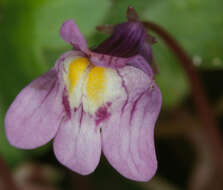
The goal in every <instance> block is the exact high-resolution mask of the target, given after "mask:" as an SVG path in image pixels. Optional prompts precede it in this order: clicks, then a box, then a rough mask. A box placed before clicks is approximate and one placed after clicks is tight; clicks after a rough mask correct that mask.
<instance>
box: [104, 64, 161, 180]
mask: <svg viewBox="0 0 223 190" xmlns="http://www.w3.org/2000/svg"><path fill="white" fill-rule="evenodd" d="M130 68H131V67H130V66H129V68H126V67H125V68H124V69H120V76H122V78H123V80H124V83H123V85H124V87H125V89H126V94H127V98H126V101H122V102H119V105H120V106H119V107H118V108H117V109H116V110H113V111H112V113H111V116H110V118H109V120H108V121H107V122H106V123H105V124H104V127H103V128H102V149H103V152H104V154H105V157H106V158H107V159H108V161H109V162H110V164H111V165H112V166H113V167H114V168H115V169H116V170H117V171H118V172H119V173H120V174H122V175H123V176H125V177H126V178H129V179H132V180H136V181H148V180H149V179H151V178H152V177H153V175H154V174H155V172H156V169H157V160H156V154H155V147H154V132H153V131H154V125H155V122H156V119H157V117H158V114H159V112H160V107H161V93H160V90H159V89H158V87H157V86H156V84H155V83H154V82H153V81H152V80H151V79H150V78H149V77H148V75H147V74H145V73H144V72H142V71H140V72H139V69H135V68H134V69H132V68H131V69H130ZM137 70H138V71H137ZM149 81H150V82H149Z"/></svg>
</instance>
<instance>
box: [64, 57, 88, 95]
mask: <svg viewBox="0 0 223 190" xmlns="http://www.w3.org/2000/svg"><path fill="white" fill-rule="evenodd" d="M89 64H90V63H89V61H88V59H86V58H84V57H80V58H77V59H75V60H73V61H72V62H71V63H70V65H69V69H68V79H69V94H71V93H72V91H73V89H74V87H75V85H76V84H77V83H78V81H79V80H80V78H81V76H82V75H83V74H84V71H85V70H86V69H87V67H88V65H89Z"/></svg>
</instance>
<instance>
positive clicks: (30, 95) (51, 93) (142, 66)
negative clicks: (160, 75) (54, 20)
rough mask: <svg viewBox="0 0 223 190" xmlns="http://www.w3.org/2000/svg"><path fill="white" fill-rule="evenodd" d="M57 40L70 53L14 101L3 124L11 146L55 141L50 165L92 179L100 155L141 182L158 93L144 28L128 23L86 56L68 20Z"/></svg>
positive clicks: (150, 164)
mask: <svg viewBox="0 0 223 190" xmlns="http://www.w3.org/2000/svg"><path fill="white" fill-rule="evenodd" d="M130 12H131V11H130ZM60 35H61V37H62V38H63V40H65V41H66V42H68V43H70V44H71V45H72V46H73V47H74V50H72V51H69V52H66V53H65V54H63V55H62V56H61V57H60V58H59V59H58V60H57V61H56V64H55V66H54V67H53V68H52V69H51V70H50V71H48V72H47V73H45V74H44V75H42V76H40V77H39V78H37V79H36V80H34V81H33V82H31V83H30V84H29V85H28V86H27V87H25V88H24V89H23V90H22V91H21V92H20V93H19V95H18V96H17V97H16V99H15V100H14V102H13V103H12V105H11V106H10V108H9V110H8V112H7V114H6V118H5V129H6V136H7V138H8V140H9V142H10V144H12V145H13V146H15V147H18V148H23V149H32V148H36V147H39V146H42V145H44V144H46V143H48V142H49V141H50V140H52V139H53V138H54V141H53V148H54V152H55V156H56V158H57V159H58V160H59V161H60V162H61V163H62V164H63V165H65V166H66V167H68V168H69V169H71V170H73V171H75V172H77V173H79V174H82V175H87V174H90V173H91V172H93V171H94V170H95V168H96V167H97V165H98V163H99V160H100V155H101V151H102V152H103V153H104V155H105V157H106V158H107V159H108V161H109V163H110V164H111V165H112V166H113V167H114V168H115V169H116V170H117V171H118V172H119V173H120V174H122V175H123V176H125V177H127V178H129V179H132V180H137V181H148V180H149V179H151V177H152V176H153V175H154V173H155V171H156V169H157V160H156V154H155V148H154V125H155V122H156V120H157V117H158V114H159V112H160V107H161V93H160V90H159V88H158V87H157V85H156V84H155V82H154V74H153V71H152V69H151V67H150V65H149V64H148V61H150V60H151V58H152V57H151V56H152V52H151V46H150V44H148V43H147V42H146V39H147V34H146V31H145V29H144V28H143V26H142V25H141V23H140V22H138V21H136V20H131V19H129V21H128V22H126V23H122V24H119V25H117V26H115V27H114V30H113V32H112V35H111V36H110V37H109V38H108V39H107V40H105V41H104V42H103V43H102V44H100V45H99V46H98V47H96V48H95V49H93V50H89V49H88V47H87V44H86V41H85V39H84V37H83V36H82V34H81V33H80V31H79V29H78V27H77V26H76V25H75V23H74V22H73V21H72V20H68V21H66V22H65V23H64V24H63V25H62V27H61V30H60Z"/></svg>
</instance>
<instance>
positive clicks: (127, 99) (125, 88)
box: [116, 69, 129, 114]
mask: <svg viewBox="0 0 223 190" xmlns="http://www.w3.org/2000/svg"><path fill="white" fill-rule="evenodd" d="M116 71H117V74H118V75H119V77H120V78H121V79H122V87H123V88H124V90H125V93H126V96H127V97H126V100H125V103H124V104H123V106H122V109H121V114H123V112H124V109H125V107H126V105H127V104H128V101H129V93H128V89H127V86H126V84H125V81H124V79H123V76H122V75H121V73H120V71H119V70H118V69H117V70H116Z"/></svg>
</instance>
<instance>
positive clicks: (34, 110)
mask: <svg viewBox="0 0 223 190" xmlns="http://www.w3.org/2000/svg"><path fill="white" fill-rule="evenodd" d="M61 99H62V90H61V89H60V86H59V84H58V80H57V71H56V70H55V69H52V70H50V71H49V72H47V73H46V74H44V75H42V76H41V77H39V78H38V79H36V80H34V81H33V82H31V83H30V84H29V85H28V86H27V87H26V88H24V89H23V90H22V91H21V92H20V94H19V95H18V96H17V97H16V99H15V100H14V102H13V103H12V105H11V106H10V108H9V110H8V112H7V114H6V118H5V129H6V136H7V138H8V140H9V142H10V143H11V144H12V145H14V146H16V147H19V148H24V149H31V148H36V147H39V146H41V145H43V144H46V143H47V142H49V141H50V140H51V139H52V138H53V137H54V135H55V134H56V131H57V129H58V127H59V123H60V121H61V118H62V113H63V107H62V102H61Z"/></svg>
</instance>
